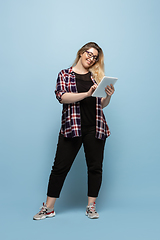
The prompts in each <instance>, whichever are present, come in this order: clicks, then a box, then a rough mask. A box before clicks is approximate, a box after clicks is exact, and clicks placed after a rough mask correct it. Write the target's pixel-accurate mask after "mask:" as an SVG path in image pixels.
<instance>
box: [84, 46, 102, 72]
mask: <svg viewBox="0 0 160 240" xmlns="http://www.w3.org/2000/svg"><path fill="white" fill-rule="evenodd" d="M96 57H98V51H97V50H96V49H95V48H90V49H88V50H87V51H86V52H84V53H83V54H82V55H81V58H80V60H81V64H82V66H83V67H84V68H86V69H88V68H90V67H91V66H93V64H95V63H96V59H95V58H96Z"/></svg>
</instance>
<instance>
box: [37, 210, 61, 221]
mask: <svg viewBox="0 0 160 240" xmlns="http://www.w3.org/2000/svg"><path fill="white" fill-rule="evenodd" d="M55 215H56V213H55V212H54V213H51V214H49V215H44V216H43V217H41V218H35V217H33V220H43V219H45V218H51V217H54V216H55Z"/></svg>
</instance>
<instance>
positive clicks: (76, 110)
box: [55, 67, 110, 140]
mask: <svg viewBox="0 0 160 240" xmlns="http://www.w3.org/2000/svg"><path fill="white" fill-rule="evenodd" d="M91 79H92V81H93V83H96V82H95V80H94V79H93V77H92V76H91ZM66 92H73V93H77V92H78V91H77V87H76V77H75V74H74V72H73V71H72V67H70V68H68V69H64V70H62V71H61V72H60V73H59V74H58V78H57V84H56V90H55V94H56V98H57V99H58V101H59V102H61V97H62V95H63V94H64V93H66ZM61 134H63V135H64V136H65V137H67V138H73V137H80V136H81V115H80V102H75V103H70V104H63V111H62V126H61ZM109 135H110V131H109V128H108V125H107V123H106V120H105V116H104V114H103V111H102V106H101V98H98V97H97V98H96V136H95V137H96V138H98V139H102V140H104V139H105V138H107V137H108V136H109Z"/></svg>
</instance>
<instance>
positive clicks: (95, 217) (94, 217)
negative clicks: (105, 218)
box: [86, 212, 99, 219]
mask: <svg viewBox="0 0 160 240" xmlns="http://www.w3.org/2000/svg"><path fill="white" fill-rule="evenodd" d="M86 216H87V217H88V218H91V219H97V218H99V215H98V216H89V214H88V213H87V212H86Z"/></svg>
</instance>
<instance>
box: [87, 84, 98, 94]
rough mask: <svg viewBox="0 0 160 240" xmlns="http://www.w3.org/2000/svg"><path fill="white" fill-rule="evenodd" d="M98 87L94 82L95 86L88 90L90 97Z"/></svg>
mask: <svg viewBox="0 0 160 240" xmlns="http://www.w3.org/2000/svg"><path fill="white" fill-rule="evenodd" d="M96 88H97V84H94V85H93V86H91V87H90V89H89V90H88V92H87V94H88V97H90V96H92V94H93V92H94V91H95V89H96Z"/></svg>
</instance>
